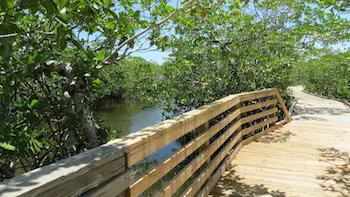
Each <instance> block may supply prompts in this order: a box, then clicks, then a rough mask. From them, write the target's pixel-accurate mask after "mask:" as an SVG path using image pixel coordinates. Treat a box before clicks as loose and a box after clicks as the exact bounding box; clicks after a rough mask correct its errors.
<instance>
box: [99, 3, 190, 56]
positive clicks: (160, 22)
mask: <svg viewBox="0 0 350 197" xmlns="http://www.w3.org/2000/svg"><path fill="white" fill-rule="evenodd" d="M192 1H194V0H189V1H187V2H186V3H185V4H183V5H182V6H181V7H180V8H178V9H176V10H175V11H174V12H172V13H171V14H169V15H168V16H167V17H165V18H162V19H161V20H159V21H157V22H156V23H154V24H152V25H151V26H149V27H148V28H146V29H144V30H142V31H141V32H139V33H137V34H135V35H133V36H131V37H130V38H128V39H126V40H125V41H124V42H122V43H121V44H119V45H118V46H117V47H116V49H115V50H114V51H113V52H112V53H111V55H109V56H107V57H106V58H105V59H104V62H105V61H108V60H109V58H111V57H112V55H113V54H115V53H117V52H118V51H119V50H120V49H121V48H123V47H124V46H125V45H127V44H128V43H130V42H131V41H133V40H134V39H135V38H137V37H139V36H141V35H143V34H144V33H146V32H148V31H150V30H152V29H154V28H156V27H158V26H160V25H162V24H163V23H165V22H166V21H168V20H169V19H170V18H172V17H173V16H174V15H175V14H176V13H178V12H179V11H180V10H183V9H184V8H186V7H187V6H188V5H189V4H190V3H191V2H192Z"/></svg>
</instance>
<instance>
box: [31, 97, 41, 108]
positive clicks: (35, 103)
mask: <svg viewBox="0 0 350 197" xmlns="http://www.w3.org/2000/svg"><path fill="white" fill-rule="evenodd" d="M38 103H39V101H38V100H37V99H34V100H32V102H30V105H29V107H31V108H32V107H35V106H36V105H38Z"/></svg>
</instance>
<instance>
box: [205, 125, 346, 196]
mask: <svg viewBox="0 0 350 197" xmlns="http://www.w3.org/2000/svg"><path fill="white" fill-rule="evenodd" d="M349 153H350V123H349V124H332V123H329V122H316V121H292V122H290V123H288V124H286V125H284V126H283V127H282V128H280V129H278V130H277V131H275V132H271V133H269V134H268V135H266V136H263V137H262V138H260V139H258V140H257V141H256V142H252V143H250V144H248V145H247V146H244V147H243V148H242V149H241V151H240V152H239V153H238V154H237V156H236V158H235V159H234V160H233V161H232V163H231V166H230V167H229V168H228V170H227V171H226V172H225V173H224V175H223V177H222V178H221V179H220V180H219V182H218V183H217V185H216V186H215V187H214V189H213V190H212V192H211V196H237V197H243V196H244V197H253V196H254V197H255V196H262V197H305V196H306V197H307V196H310V197H311V196H312V197H314V196H315V197H316V196H317V197H323V196H327V197H328V196H329V197H333V196H340V197H349V196H350V168H349V167H350V166H349V165H345V164H346V162H345V161H344V160H343V159H349ZM348 162H349V163H350V160H349V161H348Z"/></svg>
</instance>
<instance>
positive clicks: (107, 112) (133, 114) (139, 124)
mask: <svg viewBox="0 0 350 197" xmlns="http://www.w3.org/2000/svg"><path fill="white" fill-rule="evenodd" d="M142 107H143V105H142V103H135V102H122V103H116V104H108V106H101V107H100V108H99V109H98V111H97V112H96V114H97V116H98V117H99V118H101V119H103V125H104V126H107V127H109V128H110V131H111V132H109V135H108V140H112V139H115V138H117V137H120V136H123V135H127V134H129V133H133V132H137V131H139V130H141V129H143V128H145V127H148V126H151V125H154V124H157V123H159V122H160V121H162V120H163V115H162V112H163V111H162V110H161V109H158V108H146V109H143V108H142ZM180 148H181V145H180V144H179V143H177V142H173V143H170V144H168V145H167V146H165V147H163V148H161V149H160V150H158V151H156V152H154V153H153V154H152V155H150V156H149V157H148V158H146V159H144V160H143V161H141V162H139V163H138V164H136V165H135V172H136V177H141V176H142V175H144V174H145V173H146V172H148V171H149V170H150V169H152V168H154V167H155V166H157V164H158V163H159V162H161V161H163V160H165V159H166V158H168V157H169V156H171V155H172V154H173V153H174V152H175V151H177V150H179V149H180Z"/></svg>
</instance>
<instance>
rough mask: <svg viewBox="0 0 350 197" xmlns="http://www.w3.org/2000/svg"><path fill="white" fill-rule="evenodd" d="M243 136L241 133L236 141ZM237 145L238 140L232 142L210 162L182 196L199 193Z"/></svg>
mask: <svg viewBox="0 0 350 197" xmlns="http://www.w3.org/2000/svg"><path fill="white" fill-rule="evenodd" d="M241 137H242V134H241V133H239V134H238V136H237V137H236V138H235V139H237V138H238V139H241ZM236 144H237V140H232V141H231V142H229V143H228V144H226V146H225V147H224V148H223V149H222V150H221V151H220V153H219V154H218V155H216V156H215V158H214V159H213V160H212V161H211V162H210V165H208V166H207V167H206V168H205V169H204V170H203V172H202V173H201V174H200V175H199V176H198V177H197V178H196V179H195V180H194V181H193V183H192V184H191V185H190V187H189V188H188V189H187V190H186V191H185V192H184V193H183V194H182V196H190V197H191V196H194V195H195V194H196V193H197V191H198V190H199V189H200V188H201V187H202V185H203V184H204V183H205V182H206V180H207V179H208V178H209V176H211V174H212V173H213V172H214V170H215V169H216V167H217V166H218V165H219V164H220V163H221V161H222V160H223V159H224V158H225V157H226V156H227V154H228V153H230V151H231V149H232V148H233V147H234V146H235V145H236Z"/></svg>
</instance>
